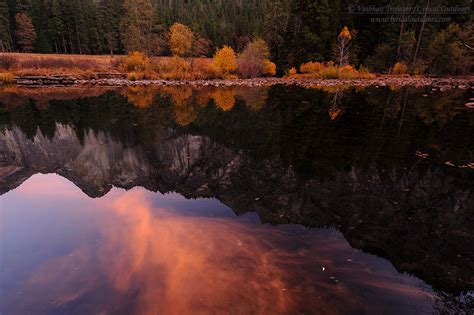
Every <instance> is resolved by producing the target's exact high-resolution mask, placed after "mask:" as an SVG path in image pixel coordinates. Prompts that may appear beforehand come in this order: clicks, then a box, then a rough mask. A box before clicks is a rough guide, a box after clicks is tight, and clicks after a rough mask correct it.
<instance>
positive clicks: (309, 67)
mask: <svg viewBox="0 0 474 315" xmlns="http://www.w3.org/2000/svg"><path fill="white" fill-rule="evenodd" d="M323 69H324V65H323V64H322V63H320V62H311V61H310V62H306V63H303V64H302V65H301V66H300V71H301V73H318V72H319V71H321V70H323Z"/></svg>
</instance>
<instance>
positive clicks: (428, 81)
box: [13, 73, 474, 90]
mask: <svg viewBox="0 0 474 315" xmlns="http://www.w3.org/2000/svg"><path fill="white" fill-rule="evenodd" d="M13 83H14V84H16V85H19V86H31V87H35V86H74V85H92V86H108V87H124V86H153V85H155V86H181V85H190V86H216V87H218V86H224V87H225V86H244V87H254V86H273V85H287V86H301V87H305V88H318V87H342V86H356V87H368V86H375V87H377V86H396V87H399V86H412V87H415V88H421V87H426V86H431V87H434V88H440V89H441V90H446V89H451V88H461V89H468V88H472V87H473V86H474V76H471V77H459V78H430V77H409V76H404V77H395V76H380V77H376V78H372V79H303V78H297V79H287V78H254V79H232V80H217V79H216V80H136V81H132V80H128V79H126V78H124V76H123V75H120V74H114V75H112V74H106V73H103V74H100V73H99V74H97V78H95V79H82V78H80V77H76V76H72V75H68V76H64V75H56V76H23V77H15V79H14V80H13Z"/></svg>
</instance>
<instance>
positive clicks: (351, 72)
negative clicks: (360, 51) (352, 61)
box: [337, 65, 359, 79]
mask: <svg viewBox="0 0 474 315" xmlns="http://www.w3.org/2000/svg"><path fill="white" fill-rule="evenodd" d="M358 77H359V73H358V72H357V70H356V69H354V67H352V66H351V65H345V66H342V67H340V68H339V73H338V77H337V78H338V79H355V78H358Z"/></svg>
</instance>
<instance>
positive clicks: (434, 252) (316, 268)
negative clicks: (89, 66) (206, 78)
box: [0, 87, 474, 314]
mask: <svg viewBox="0 0 474 315" xmlns="http://www.w3.org/2000/svg"><path fill="white" fill-rule="evenodd" d="M468 95H469V92H467V91H464V90H452V91H449V92H446V93H440V92H435V91H431V90H415V89H403V90H395V89H388V88H386V89H382V88H381V89H365V90H353V89H336V88H330V89H327V90H326V91H321V90H309V89H308V90H305V89H301V88H282V87H272V88H270V89H269V88H250V89H249V88H232V87H226V88H212V87H206V88H200V89H196V88H191V87H175V88H172V87H165V88H152V87H147V88H139V87H132V88H127V89H121V90H118V91H115V90H111V91H109V90H104V89H99V88H90V89H71V90H69V91H68V90H65V91H62V90H54V89H50V90H48V89H46V90H43V89H38V90H35V89H30V90H21V89H19V90H18V89H11V90H5V91H3V92H1V93H0V102H2V103H3V105H2V106H1V107H0V109H1V111H0V124H1V125H2V126H3V127H2V128H3V132H2V134H0V192H1V193H3V196H1V197H0V203H1V208H2V209H1V213H0V215H1V218H2V230H1V232H0V233H1V240H0V242H1V244H0V246H1V248H2V264H1V266H2V267H1V270H0V272H1V278H2V281H1V291H2V294H1V296H2V297H1V299H0V312H1V313H2V314H3V313H5V314H25V313H28V312H30V313H31V312H33V313H35V312H37V313H80V314H84V313H136V314H157V313H161V314H186V313H193V314H196V313H203V314H209V313H232V314H233V313H235V314H254V313H260V314H295V313H304V314H314V313H327V314H331V313H334V314H348V313H354V314H361V313H362V314H364V313H368V314H380V313H387V314H400V313H421V312H433V311H435V312H440V313H443V312H450V313H453V314H462V313H463V312H464V313H469V312H471V311H472V310H473V309H474V308H473V305H472V303H473V302H472V290H473V289H474V284H473V283H474V261H473V259H474V252H473V249H472V246H471V244H472V239H473V232H472V228H473V226H474V219H473V214H474V194H473V188H472V187H473V186H472V183H473V179H474V178H473V177H474V174H473V167H474V165H473V164H472V163H473V156H472V152H473V150H474V145H473V141H474V140H473V137H472V136H471V135H472V134H474V113H473V111H472V110H471V109H468V108H467V107H464V106H463V105H464V103H465V102H464V101H465V100H466V99H468ZM38 173H43V174H45V173H56V174H58V175H60V176H61V177H59V176H57V175H35V174H38ZM66 179H67V180H66ZM68 180H69V181H71V182H72V183H74V184H72V183H71V182H69V181H68ZM75 186H77V187H79V188H80V190H82V191H83V192H84V193H85V194H83V193H82V192H80V190H78V189H77V188H76V187H75ZM114 186H115V187H119V188H125V189H127V190H130V189H131V190H130V191H124V190H122V189H119V188H113V187H114ZM137 186H140V187H143V188H145V189H143V188H134V187H137ZM15 188H16V189H15ZM132 188H134V189H132ZM157 191H159V192H161V193H169V192H173V194H165V195H162V194H160V193H153V192H157ZM176 193H178V194H179V195H178V194H176ZM181 196H185V197H186V198H190V200H186V199H184V198H183V197H181ZM90 197H93V198H97V197H100V198H97V199H91V198H90ZM196 198H198V199H196ZM203 198H212V199H203ZM228 207H229V208H228ZM234 213H235V214H237V215H239V216H238V217H235V216H234ZM252 213H256V214H257V216H258V219H257V218H256V217H255V215H252ZM244 214H246V215H244ZM242 215H243V216H242ZM262 223H269V224H270V225H269V224H262ZM294 224H299V225H294ZM303 226H306V227H303ZM308 227H313V228H312V229H309V228H308ZM314 227H318V228H314ZM346 240H347V241H346ZM377 256H378V257H377ZM384 258H386V259H388V261H387V260H385V259H384ZM392 264H393V266H392ZM394 267H395V268H394ZM406 273H408V274H411V275H413V276H411V275H408V274H406ZM420 279H421V280H420Z"/></svg>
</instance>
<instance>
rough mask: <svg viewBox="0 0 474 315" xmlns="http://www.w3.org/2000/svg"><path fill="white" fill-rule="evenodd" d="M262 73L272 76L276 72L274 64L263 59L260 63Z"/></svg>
mask: <svg viewBox="0 0 474 315" xmlns="http://www.w3.org/2000/svg"><path fill="white" fill-rule="evenodd" d="M262 74H263V75H266V76H274V75H275V74H276V64H274V63H273V62H271V61H270V60H268V59H265V60H264V61H263V64H262Z"/></svg>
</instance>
